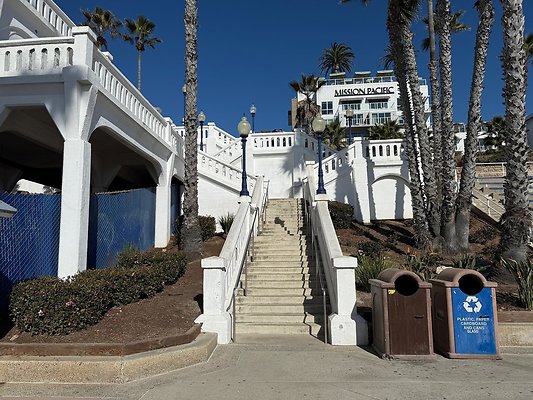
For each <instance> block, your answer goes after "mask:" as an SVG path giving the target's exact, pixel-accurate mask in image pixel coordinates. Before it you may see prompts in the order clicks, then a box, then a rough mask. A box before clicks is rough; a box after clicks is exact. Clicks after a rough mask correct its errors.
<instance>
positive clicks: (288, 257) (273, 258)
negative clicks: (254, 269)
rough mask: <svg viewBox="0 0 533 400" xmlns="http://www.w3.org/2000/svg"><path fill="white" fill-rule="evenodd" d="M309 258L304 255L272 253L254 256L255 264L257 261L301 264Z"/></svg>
mask: <svg viewBox="0 0 533 400" xmlns="http://www.w3.org/2000/svg"><path fill="white" fill-rule="evenodd" d="M306 260H307V256H306V255H303V254H294V253H293V254H277V253H275V252H271V253H269V254H265V253H263V254H261V253H259V254H258V253H255V256H254V262H257V261H270V262H272V263H278V262H280V263H285V262H300V261H306Z"/></svg>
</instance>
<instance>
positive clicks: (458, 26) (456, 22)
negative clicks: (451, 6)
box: [422, 0, 470, 51]
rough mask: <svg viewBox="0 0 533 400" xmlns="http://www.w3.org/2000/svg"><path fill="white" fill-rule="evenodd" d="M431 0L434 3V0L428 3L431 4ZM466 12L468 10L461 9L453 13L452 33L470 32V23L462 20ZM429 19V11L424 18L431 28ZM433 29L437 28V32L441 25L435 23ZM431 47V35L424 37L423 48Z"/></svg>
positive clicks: (425, 49)
mask: <svg viewBox="0 0 533 400" xmlns="http://www.w3.org/2000/svg"><path fill="white" fill-rule="evenodd" d="M429 2H431V4H432V5H433V1H432V0H428V4H429ZM431 8H432V9H433V7H431ZM465 12H466V11H465V10H459V11H457V12H456V13H453V14H452V19H451V21H450V31H451V33H459V32H469V31H470V27H469V26H468V25H465V24H463V23H462V22H461V21H460V18H461V17H462V16H463V15H464V14H465ZM431 18H433V16H431ZM429 20H430V16H429V13H428V16H427V17H426V18H424V19H423V21H424V23H425V24H426V26H427V28H428V30H429V29H430V26H429V25H430V24H429ZM433 29H434V30H435V32H437V33H438V29H439V25H438V24H435V23H434V25H433ZM430 47H431V38H430V37H427V38H424V40H423V41H422V50H424V51H427V50H429V49H430Z"/></svg>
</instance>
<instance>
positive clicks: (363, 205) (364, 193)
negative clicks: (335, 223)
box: [352, 138, 371, 224]
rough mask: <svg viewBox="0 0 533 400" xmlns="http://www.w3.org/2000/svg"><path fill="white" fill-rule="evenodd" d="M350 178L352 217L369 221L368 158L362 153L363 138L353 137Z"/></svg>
mask: <svg viewBox="0 0 533 400" xmlns="http://www.w3.org/2000/svg"><path fill="white" fill-rule="evenodd" d="M353 143H354V154H355V157H354V160H353V163H352V177H353V178H352V179H353V183H354V187H353V190H355V204H352V205H353V207H354V218H355V219H356V220H357V221H359V222H362V223H364V224H368V223H370V201H371V199H370V191H369V190H368V185H369V182H368V159H367V157H366V154H364V148H363V139H362V138H354V142H353Z"/></svg>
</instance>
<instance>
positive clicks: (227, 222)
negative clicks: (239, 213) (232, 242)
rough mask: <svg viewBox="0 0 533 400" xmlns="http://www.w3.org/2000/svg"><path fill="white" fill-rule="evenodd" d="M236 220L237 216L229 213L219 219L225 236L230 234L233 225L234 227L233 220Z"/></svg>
mask: <svg viewBox="0 0 533 400" xmlns="http://www.w3.org/2000/svg"><path fill="white" fill-rule="evenodd" d="M234 219H235V214H232V213H227V214H226V215H222V216H220V217H218V223H219V224H220V226H221V227H222V231H223V232H224V234H226V235H227V234H228V233H229V230H230V229H231V225H233V220H234Z"/></svg>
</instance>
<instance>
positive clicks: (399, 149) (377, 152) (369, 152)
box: [364, 139, 405, 161]
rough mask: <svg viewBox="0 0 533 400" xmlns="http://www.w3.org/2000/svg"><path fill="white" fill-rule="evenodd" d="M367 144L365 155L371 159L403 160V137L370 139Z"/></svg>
mask: <svg viewBox="0 0 533 400" xmlns="http://www.w3.org/2000/svg"><path fill="white" fill-rule="evenodd" d="M364 146H365V150H364V152H365V155H366V157H367V158H370V159H389V160H397V161H399V160H403V159H404V157H405V144H404V140H403V139H390V140H370V141H368V143H367V144H365V145H364Z"/></svg>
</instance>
